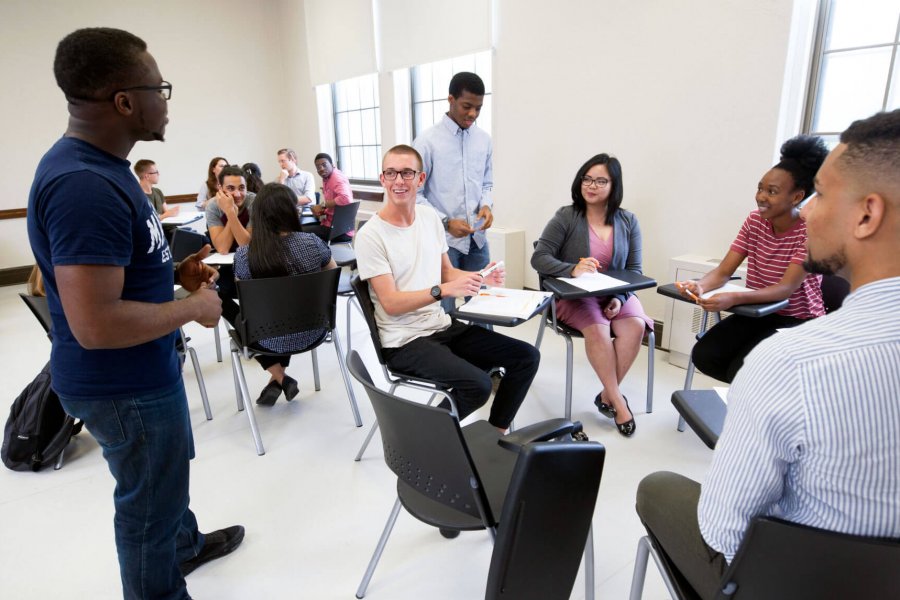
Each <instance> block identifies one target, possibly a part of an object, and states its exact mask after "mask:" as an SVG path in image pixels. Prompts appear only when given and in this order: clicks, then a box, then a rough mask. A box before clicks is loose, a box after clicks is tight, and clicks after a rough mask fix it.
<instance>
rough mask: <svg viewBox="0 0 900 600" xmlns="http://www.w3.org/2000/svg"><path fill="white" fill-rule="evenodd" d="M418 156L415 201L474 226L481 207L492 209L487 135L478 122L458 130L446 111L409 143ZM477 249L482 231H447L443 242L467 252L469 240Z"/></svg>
mask: <svg viewBox="0 0 900 600" xmlns="http://www.w3.org/2000/svg"><path fill="white" fill-rule="evenodd" d="M413 147H415V149H416V150H418V151H419V154H421V155H422V162H423V163H424V169H425V173H427V177H426V179H425V185H424V186H422V187H421V188H419V196H418V198H417V201H418V203H419V204H423V203H424V204H428V205H430V206H431V207H432V208H433V209H435V210H436V211H437V212H438V214H439V215H440V216H441V218H444V217H448V218H450V219H465V220H466V221H467V222H468V223H469V225H475V222H476V219H475V215H477V214H478V211H479V210H480V209H481V207H482V206H487V207H489V208H493V206H494V203H493V202H492V200H491V195H490V194H491V188H492V187H493V185H494V173H493V168H492V166H491V155H492V154H493V146H492V145H491V136H489V135H488V134H487V133H486V132H485V131H484V130H482V129H479V128H478V125H472V126H471V127H469V128H468V129H462V128H461V127H460V126H459V125H457V124H456V123H455V122H454V121H453V119H451V118H450V117H448V116H447V115H446V114H445V115H444V116H443V117H442V118H441V121H440V123H437V124H435V125H434V127H431V128H430V129H427V130H425V131H424V132H423V133H422V135H420V136H419V137H417V138H416V140H415V141H414V142H413ZM470 237H471V239H472V241H474V242H475V245H476V246H478V247H479V248H483V247H484V244H485V243H486V241H487V240H486V238H485V235H484V231H480V230H479V231H476V232H475V234H474V235H472V236H466V237H462V238H458V237H453V236H452V235H450V234H449V233H448V234H447V244H448V245H449V246H450V247H451V248H456V249H457V250H459V251H460V252H462V253H463V254H468V253H469V239H470Z"/></svg>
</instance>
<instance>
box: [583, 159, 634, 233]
mask: <svg viewBox="0 0 900 600" xmlns="http://www.w3.org/2000/svg"><path fill="white" fill-rule="evenodd" d="M597 165H606V170H607V171H609V185H610V190H609V198H607V200H606V224H607V225H612V224H613V218H614V217H615V216H616V212H617V211H618V210H619V207H620V206H622V198H623V197H624V195H625V190H624V187H623V185H622V163H620V162H619V159H618V158H616V157H615V156H610V155H609V154H606V153H605V152H604V153H602V154H597V155H596V156H592V157H591V158H589V159H588V160H587V162H586V163H584V164H583V165H581V168H580V169H578V172H577V173H575V179H574V180H573V181H572V206H574V207H575V210H576V211H577V212H579V213H581V214H584V211H585V209H586V206H587V203H586V202H585V201H584V196H583V195H582V194H581V178H582V177H584V176H585V175H586V174H587V172H588V171H590V170H591V168H593V167H595V166H597Z"/></svg>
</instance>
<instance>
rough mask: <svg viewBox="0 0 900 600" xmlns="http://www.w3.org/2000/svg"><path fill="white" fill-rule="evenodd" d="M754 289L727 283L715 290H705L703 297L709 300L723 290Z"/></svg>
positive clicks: (747, 290)
mask: <svg viewBox="0 0 900 600" xmlns="http://www.w3.org/2000/svg"><path fill="white" fill-rule="evenodd" d="M752 291H753V290H750V289H747V288H745V287H743V286H740V285H734V284H733V283H726V284H725V285H723V286H722V287H720V288H716V289H714V290H709V291H708V292H704V293H703V295H702V296H700V297H701V298H703V299H704V300H708V299H710V298H712V297H713V296H715V295H716V294H721V293H723V292H752Z"/></svg>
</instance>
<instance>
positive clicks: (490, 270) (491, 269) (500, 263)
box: [478, 260, 503, 279]
mask: <svg viewBox="0 0 900 600" xmlns="http://www.w3.org/2000/svg"><path fill="white" fill-rule="evenodd" d="M502 266H503V261H502V260H500V261H497V262H496V263H494V264H493V265H492V266H490V267H488V268H487V269H485V270H484V271H481V272H480V273H478V274H479V275H481V278H482V279H484V278H485V277H487V276H488V275H490V274H491V273H493V272H494V270H496V269H497V268H498V267H502Z"/></svg>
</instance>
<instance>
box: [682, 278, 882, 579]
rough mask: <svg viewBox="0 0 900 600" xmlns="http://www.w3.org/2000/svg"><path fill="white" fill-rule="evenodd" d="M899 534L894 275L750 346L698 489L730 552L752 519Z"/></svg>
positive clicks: (707, 530) (709, 526)
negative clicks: (835, 308) (834, 309)
mask: <svg viewBox="0 0 900 600" xmlns="http://www.w3.org/2000/svg"><path fill="white" fill-rule="evenodd" d="M762 515H771V516H777V517H780V518H783V519H786V520H789V521H793V522H795V523H800V524H803V525H809V526H812V527H818V528H821V529H828V530H831V531H837V532H841V533H851V534H856V535H865V536H873V537H893V538H898V537H900V277H894V278H891V279H883V280H880V281H876V282H874V283H870V284H867V285H864V286H862V287H860V288H858V289H857V290H856V291H854V292H853V293H852V294H850V295H849V296H847V298H846V299H845V301H844V305H843V307H842V308H841V309H840V310H838V311H837V312H834V313H831V314H829V315H826V316H824V317H820V318H818V319H814V320H812V321H810V322H809V323H806V324H804V325H801V326H799V327H795V328H792V329H789V330H787V331H782V332H779V333H776V334H775V335H774V336H772V337H771V338H769V339H767V340H765V341H763V342H762V343H760V344H759V345H758V346H757V347H756V348H755V349H754V350H753V352H751V353H750V354H749V355H748V357H747V360H746V362H745V363H744V367H743V368H742V369H741V371H740V372H739V373H738V375H737V377H736V378H735V380H734V382H733V385H732V387H731V390H730V392H729V395H728V417H727V418H726V420H725V426H724V429H723V431H722V436H721V437H720V438H719V441H718V444H717V446H716V452H715V455H714V457H713V464H712V469H711V470H710V472H709V475H708V477H707V481H706V483H705V484H704V485H703V491H702V493H701V496H700V506H699V511H698V517H699V520H700V531H701V533H702V534H703V538H704V539H705V540H706V542H707V544H709V545H710V546H711V547H713V548H714V549H716V550H718V551H719V552H722V553H723V554H724V555H725V557H726V559H727V560H728V561H731V560H732V558H733V557H734V554H735V553H736V552H737V549H738V546H739V545H740V543H741V539H742V538H743V536H744V532H745V531H746V529H747V527H748V525H749V524H750V521H751V520H752V519H753V518H754V517H757V516H762Z"/></svg>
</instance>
